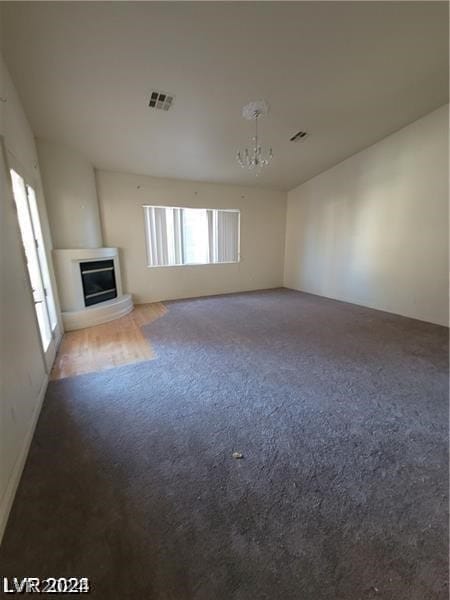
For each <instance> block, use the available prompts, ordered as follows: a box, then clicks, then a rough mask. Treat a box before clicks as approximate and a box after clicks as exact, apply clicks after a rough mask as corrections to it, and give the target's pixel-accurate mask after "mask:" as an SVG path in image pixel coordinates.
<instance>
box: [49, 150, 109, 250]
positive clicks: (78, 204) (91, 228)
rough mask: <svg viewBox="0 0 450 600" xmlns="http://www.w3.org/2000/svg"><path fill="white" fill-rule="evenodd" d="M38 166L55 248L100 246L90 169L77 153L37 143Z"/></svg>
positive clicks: (94, 193)
mask: <svg viewBox="0 0 450 600" xmlns="http://www.w3.org/2000/svg"><path fill="white" fill-rule="evenodd" d="M37 150H38V154H39V166H40V169H41V173H42V181H43V185H44V191H45V199H46V203H47V210H48V218H49V221H50V227H51V230H52V235H53V244H54V247H55V248H99V247H100V246H101V245H102V236H101V229H100V218H99V214H98V202H97V192H96V189H95V176H94V169H93V167H92V165H91V163H90V162H88V161H87V160H86V159H85V158H84V156H82V155H80V153H79V152H77V151H75V150H73V149H72V148H68V147H67V146H64V145H62V144H55V143H52V142H46V141H44V140H37Z"/></svg>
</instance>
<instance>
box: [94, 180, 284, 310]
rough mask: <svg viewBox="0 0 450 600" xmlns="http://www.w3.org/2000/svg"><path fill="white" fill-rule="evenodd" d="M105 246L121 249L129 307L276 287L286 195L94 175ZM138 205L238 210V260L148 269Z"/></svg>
mask: <svg viewBox="0 0 450 600" xmlns="http://www.w3.org/2000/svg"><path fill="white" fill-rule="evenodd" d="M97 190H98V196H99V202H100V214H101V221H102V228H103V241H104V244H105V245H106V246H117V247H119V248H120V251H121V254H120V256H121V265H122V275H123V285H124V290H125V291H126V292H129V293H131V294H133V299H134V301H135V302H138V303H139V302H149V301H156V300H167V299H172V298H187V297H193V296H203V295H208V294H220V293H226V292H237V291H244V290H256V289H263V288H271V287H277V286H280V285H281V284H282V279H283V254H284V228H285V206H286V194H285V193H283V192H275V191H268V190H261V189H258V188H250V187H238V186H231V185H216V184H208V183H195V182H189V181H178V180H169V179H158V178H153V177H146V176H137V175H130V174H123V173H113V172H107V171H98V172H97ZM143 204H154V205H167V206H188V207H198V208H239V209H240V210H241V262H240V263H238V264H223V265H202V266H192V267H187V266H185V267H157V268H148V267H147V266H146V250H145V234H144V211H143V208H142V205H143Z"/></svg>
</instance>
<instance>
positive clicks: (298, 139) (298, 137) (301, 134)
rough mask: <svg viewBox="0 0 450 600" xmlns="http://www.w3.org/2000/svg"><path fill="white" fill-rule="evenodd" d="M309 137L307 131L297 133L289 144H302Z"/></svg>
mask: <svg viewBox="0 0 450 600" xmlns="http://www.w3.org/2000/svg"><path fill="white" fill-rule="evenodd" d="M307 137H309V133H308V132H307V131H299V132H298V133H296V134H295V135H293V136H292V137H291V138H290V140H289V141H290V142H304V141H305V140H306V138H307Z"/></svg>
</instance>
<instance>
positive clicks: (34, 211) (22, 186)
mask: <svg viewBox="0 0 450 600" xmlns="http://www.w3.org/2000/svg"><path fill="white" fill-rule="evenodd" d="M11 180H12V185H13V193H14V200H15V203H16V208H17V218H18V221H19V229H20V233H21V236H22V243H23V246H24V250H25V257H26V261H27V269H28V274H29V276H30V284H31V289H32V293H33V302H34V307H35V310H36V317H37V322H38V325H39V332H40V336H41V342H42V350H43V353H44V356H45V361H46V364H47V369H48V370H50V368H51V366H52V364H53V360H54V358H55V353H56V343H57V339H56V337H57V336H56V332H57V328H58V317H57V312H56V304H55V298H54V295H53V289H52V286H51V281H50V272H49V269H48V262H47V256H46V253H45V247H44V240H43V237H42V228H41V223H40V219H39V211H38V206H37V202H36V193H35V191H34V188H33V187H32V186H31V185H29V184H28V183H27V182H26V181H25V179H24V178H23V177H22V176H21V175H19V173H17V172H16V171H15V170H14V169H11Z"/></svg>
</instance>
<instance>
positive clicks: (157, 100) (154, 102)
mask: <svg viewBox="0 0 450 600" xmlns="http://www.w3.org/2000/svg"><path fill="white" fill-rule="evenodd" d="M173 100H174V96H172V95H171V94H166V92H157V91H153V92H152V93H151V96H150V102H149V103H148V105H149V106H150V108H156V109H158V110H169V108H170V107H171V106H172V104H173Z"/></svg>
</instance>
